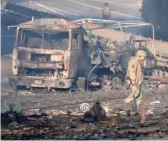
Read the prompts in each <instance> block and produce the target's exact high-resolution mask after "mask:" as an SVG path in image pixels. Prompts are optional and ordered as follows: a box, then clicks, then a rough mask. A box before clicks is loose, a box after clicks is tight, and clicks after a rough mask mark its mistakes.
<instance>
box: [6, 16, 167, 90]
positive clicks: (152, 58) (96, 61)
mask: <svg viewBox="0 0 168 141" xmlns="http://www.w3.org/2000/svg"><path fill="white" fill-rule="evenodd" d="M104 26H105V29H104ZM136 26H137V27H138V26H151V27H152V29H153V39H148V38H143V37H141V36H136V35H128V34H127V33H125V32H123V28H124V27H136ZM14 27H17V30H16V42H15V47H14V49H13V56H12V76H11V77H10V79H9V82H10V84H11V85H12V86H14V88H15V89H16V90H17V89H18V88H19V86H26V88H33V87H43V88H46V89H47V90H50V89H52V88H61V89H71V90H76V89H77V88H78V89H82V90H86V89H87V90H88V88H90V87H91V86H93V87H95V86H96V87H101V84H103V83H106V84H107V85H111V84H112V83H113V84H116V83H119V84H121V83H122V81H124V77H125V72H126V70H127V64H128V61H129V59H130V57H131V56H134V54H135V52H136V51H137V50H138V49H144V50H145V51H146V52H147V54H148V58H147V63H146V64H147V65H146V68H147V69H146V70H147V71H146V74H148V75H149V74H150V75H152V74H153V69H155V68H156V66H158V64H156V62H158V59H157V58H158V53H157V52H156V46H155V45H156V44H158V43H157V42H156V41H155V38H154V27H153V26H152V25H151V24H149V23H142V22H118V21H109V20H99V19H83V20H77V21H67V20H64V19H49V18H44V19H36V20H34V19H32V21H29V22H26V23H23V24H19V25H18V26H14ZM114 29H117V30H114ZM118 29H119V31H118ZM106 31H108V32H107V33H110V35H106V33H105V32H106ZM105 36H110V38H108V37H105ZM161 44H162V43H161ZM166 45H167V44H166ZM159 57H160V58H161V54H160V56H159ZM162 58H164V59H165V58H166V57H162ZM162 63H163V62H162ZM164 66H165V65H164ZM158 68H159V67H158ZM162 68H163V66H162ZM165 68H166V66H165V67H164V71H165V72H167V70H166V69H167V68H166V69H165ZM159 70H160V69H159Z"/></svg>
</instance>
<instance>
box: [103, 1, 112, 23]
mask: <svg viewBox="0 0 168 141" xmlns="http://www.w3.org/2000/svg"><path fill="white" fill-rule="evenodd" d="M102 15H103V19H104V20H108V19H109V18H110V16H111V10H110V8H109V7H108V3H107V2H105V4H104V7H103V9H102Z"/></svg>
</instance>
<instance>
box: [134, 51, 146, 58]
mask: <svg viewBox="0 0 168 141" xmlns="http://www.w3.org/2000/svg"><path fill="white" fill-rule="evenodd" d="M136 56H137V57H141V56H143V57H146V56H147V54H146V52H145V51H144V50H138V51H137V53H136Z"/></svg>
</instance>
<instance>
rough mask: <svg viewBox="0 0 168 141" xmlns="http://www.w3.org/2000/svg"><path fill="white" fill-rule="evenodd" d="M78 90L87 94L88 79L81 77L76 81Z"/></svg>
mask: <svg viewBox="0 0 168 141" xmlns="http://www.w3.org/2000/svg"><path fill="white" fill-rule="evenodd" d="M76 85H77V89H78V90H79V91H81V92H85V90H86V78H84V77H79V78H78V80H77V81H76Z"/></svg>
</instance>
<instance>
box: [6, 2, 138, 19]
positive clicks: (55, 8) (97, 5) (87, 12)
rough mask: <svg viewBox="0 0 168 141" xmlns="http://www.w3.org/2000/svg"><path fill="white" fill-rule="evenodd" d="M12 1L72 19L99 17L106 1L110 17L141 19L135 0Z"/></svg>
mask: <svg viewBox="0 0 168 141" xmlns="http://www.w3.org/2000/svg"><path fill="white" fill-rule="evenodd" d="M8 1H11V0H8ZM12 2H15V3H17V4H19V5H22V6H25V7H29V8H32V9H36V10H40V11H45V12H49V13H55V14H58V15H64V16H68V17H71V18H73V19H77V18H101V8H102V6H103V4H104V2H108V3H109V6H110V8H111V9H112V10H114V11H112V19H115V20H140V19H141V16H140V12H139V11H138V6H137V4H136V0H118V1H115V0H106V1H102V0H61V1H60V0H49V1H46V0H32V1H31V0H27V1H25V0H12Z"/></svg>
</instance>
